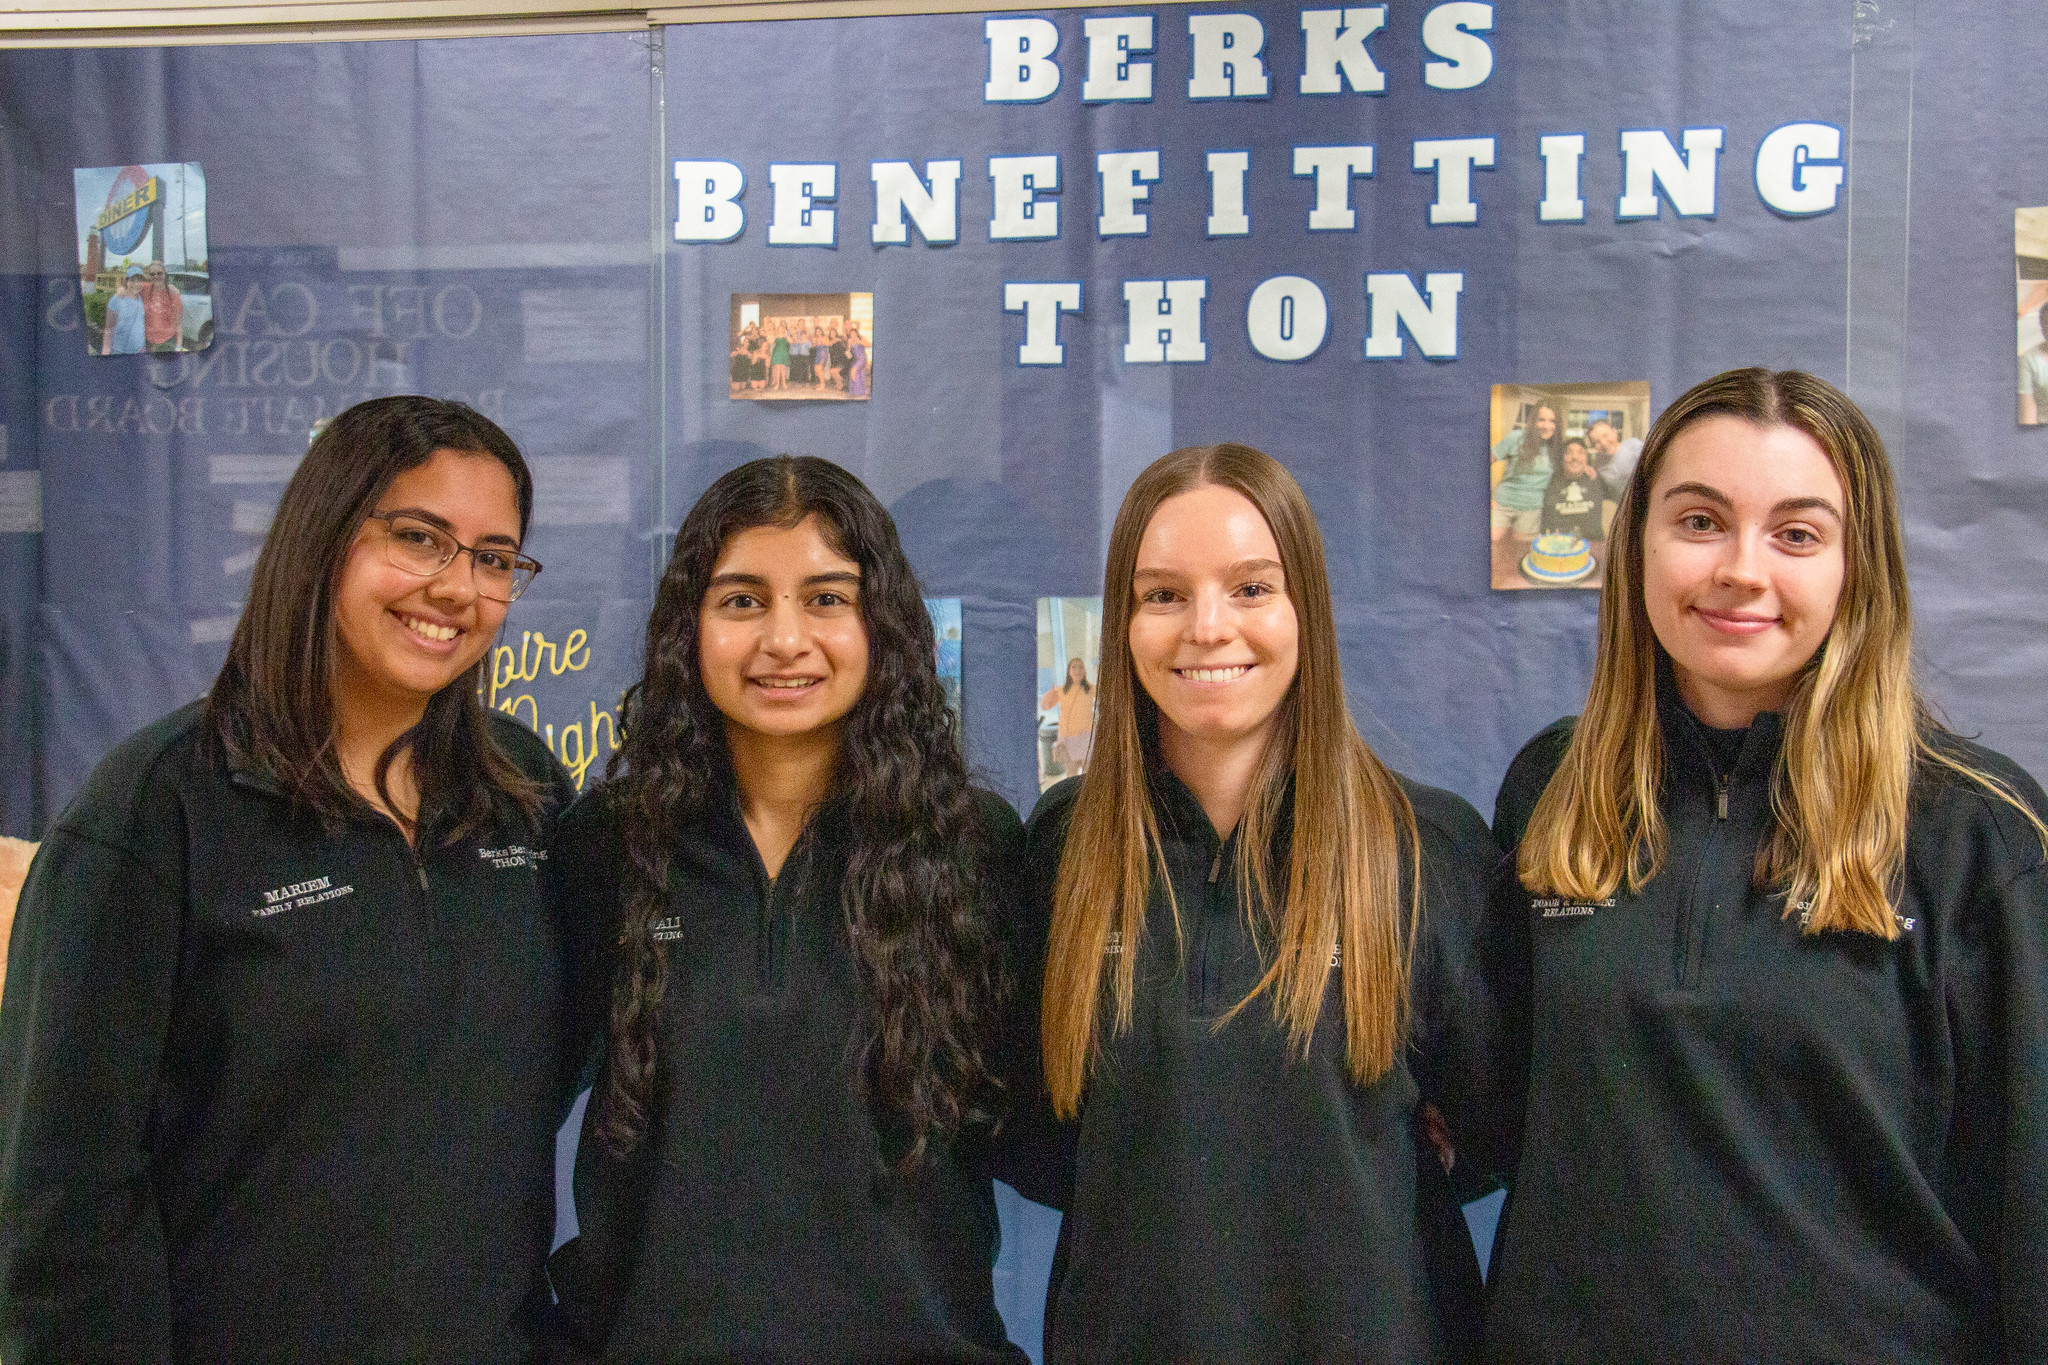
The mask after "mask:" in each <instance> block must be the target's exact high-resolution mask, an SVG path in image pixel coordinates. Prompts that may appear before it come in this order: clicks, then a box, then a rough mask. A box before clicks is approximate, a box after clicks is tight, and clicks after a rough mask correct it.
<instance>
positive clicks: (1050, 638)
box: [1037, 597, 1102, 791]
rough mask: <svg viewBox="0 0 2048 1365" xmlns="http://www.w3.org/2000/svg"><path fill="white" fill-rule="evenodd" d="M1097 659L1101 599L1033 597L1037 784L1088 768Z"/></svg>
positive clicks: (1099, 657) (1043, 786)
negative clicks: (1035, 607)
mask: <svg viewBox="0 0 2048 1365" xmlns="http://www.w3.org/2000/svg"><path fill="white" fill-rule="evenodd" d="M1101 661H1102V599H1101V598H1099V597H1041V598H1039V599H1038V744H1037V749H1038V789H1039V790H1040V791H1044V790H1045V789H1046V788H1047V787H1050V786H1051V785H1052V784H1053V783H1055V782H1058V781H1060V780H1061V779H1062V778H1067V777H1079V776H1080V775H1081V774H1082V773H1084V772H1086V771H1088V755H1089V751H1090V750H1091V749H1092V748H1093V747H1094V744H1095V684H1096V681H1097V678H1098V673H1097V669H1098V666H1099V665H1100V663H1101Z"/></svg>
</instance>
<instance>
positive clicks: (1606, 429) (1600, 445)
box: [1586, 418, 1621, 460]
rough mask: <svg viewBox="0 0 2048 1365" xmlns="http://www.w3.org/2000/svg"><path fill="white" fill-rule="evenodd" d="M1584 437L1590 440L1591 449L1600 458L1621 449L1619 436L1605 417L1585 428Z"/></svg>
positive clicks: (1604, 457)
mask: <svg viewBox="0 0 2048 1365" xmlns="http://www.w3.org/2000/svg"><path fill="white" fill-rule="evenodd" d="M1586 437H1587V439H1588V440H1590V441H1592V443H1593V449H1594V450H1596V451H1598V452H1599V453H1600V458H1601V459H1602V460H1605V459H1606V458H1607V457H1608V456H1610V455H1612V454H1613V453H1614V452H1615V451H1617V450H1619V449H1621V436H1620V435H1619V434H1618V433H1617V432H1616V431H1615V430H1614V424H1613V423H1612V422H1609V421H1607V420H1606V419H1605V418H1602V419H1601V420H1600V421H1597V422H1595V423H1593V425H1592V426H1590V427H1588V428H1586Z"/></svg>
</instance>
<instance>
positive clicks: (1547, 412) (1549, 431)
mask: <svg viewBox="0 0 2048 1365" xmlns="http://www.w3.org/2000/svg"><path fill="white" fill-rule="evenodd" d="M1555 435H1557V412H1556V411H1555V410H1554V409H1552V408H1547V407H1539V408H1537V409H1536V439H1537V440H1539V441H1547V440H1549V439H1550V438H1551V437H1553V436H1555Z"/></svg>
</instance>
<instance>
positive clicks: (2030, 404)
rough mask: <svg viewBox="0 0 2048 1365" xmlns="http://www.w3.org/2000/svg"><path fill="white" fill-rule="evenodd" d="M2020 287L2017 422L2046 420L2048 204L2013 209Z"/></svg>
mask: <svg viewBox="0 0 2048 1365" xmlns="http://www.w3.org/2000/svg"><path fill="white" fill-rule="evenodd" d="M2012 238H2013V265H2014V270H2013V275H2014V283H2015V286H2016V288H2017V289H2018V291H2019V323H2020V326H2019V357H2020V425H2021V426H2023V427H2037V426H2040V425H2041V424H2042V423H2043V422H2048V207H2043V208H2032V209H2014V210H2013V211H2012Z"/></svg>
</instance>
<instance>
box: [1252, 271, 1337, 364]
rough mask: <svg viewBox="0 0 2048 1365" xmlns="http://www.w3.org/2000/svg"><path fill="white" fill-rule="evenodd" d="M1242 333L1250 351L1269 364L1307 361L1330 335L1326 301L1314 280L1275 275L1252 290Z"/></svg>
mask: <svg viewBox="0 0 2048 1365" xmlns="http://www.w3.org/2000/svg"><path fill="white" fill-rule="evenodd" d="M1244 329H1245V334H1246V335H1247V336H1248V337H1250V338H1251V343H1252V349H1253V350H1255V351H1257V352H1258V353H1259V354H1260V355H1262V356H1264V357H1265V358H1266V359H1268V360H1307V359H1308V358H1309V357H1310V356H1312V355H1314V354H1315V353H1316V352H1317V351H1318V350H1320V349H1321V348H1322V344H1323V338H1324V337H1325V336H1327V335H1328V334H1329V330H1330V304H1329V300H1327V299H1325V298H1324V297H1323V291H1322V288H1321V287H1320V286H1319V285H1317V284H1316V282H1315V281H1314V280H1309V279H1303V278H1302V277H1301V276H1299V275H1275V276H1274V277H1273V278H1272V279H1270V280H1267V281H1266V282H1265V283H1264V284H1261V285H1260V286H1259V287H1258V288H1257V289H1254V290H1252V297H1251V302H1250V303H1248V304H1247V305H1246V306H1245V310H1244Z"/></svg>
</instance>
